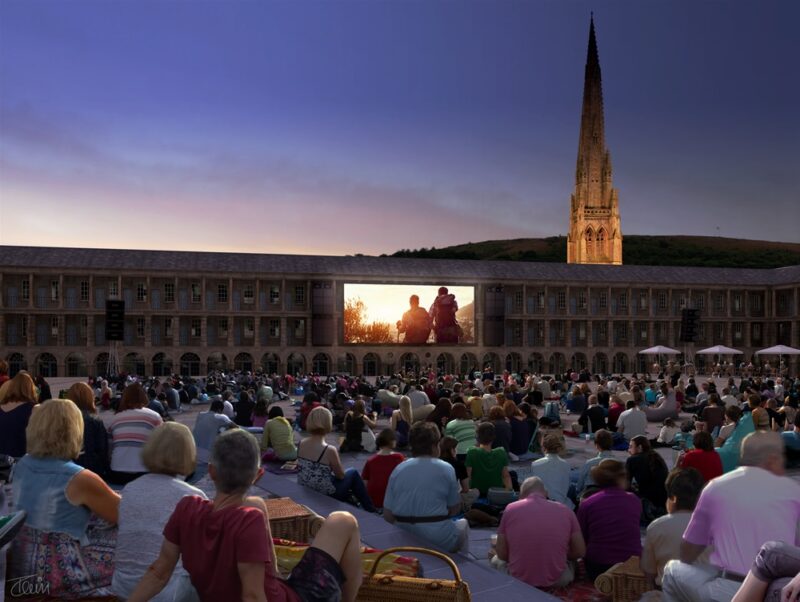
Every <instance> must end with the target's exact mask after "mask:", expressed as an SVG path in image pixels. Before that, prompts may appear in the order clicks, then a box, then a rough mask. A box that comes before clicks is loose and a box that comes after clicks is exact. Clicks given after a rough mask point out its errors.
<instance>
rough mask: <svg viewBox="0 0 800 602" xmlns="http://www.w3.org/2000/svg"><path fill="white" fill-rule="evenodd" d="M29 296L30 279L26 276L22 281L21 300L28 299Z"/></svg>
mask: <svg viewBox="0 0 800 602" xmlns="http://www.w3.org/2000/svg"><path fill="white" fill-rule="evenodd" d="M30 298H31V281H30V280H28V279H27V278H26V279H25V280H23V281H22V300H23V301H30Z"/></svg>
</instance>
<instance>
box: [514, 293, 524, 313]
mask: <svg viewBox="0 0 800 602" xmlns="http://www.w3.org/2000/svg"><path fill="white" fill-rule="evenodd" d="M523 304H524V300H523V296H522V291H516V292H515V293H514V311H522V306H523Z"/></svg>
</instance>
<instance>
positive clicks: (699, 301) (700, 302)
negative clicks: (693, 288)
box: [694, 295, 706, 311]
mask: <svg viewBox="0 0 800 602" xmlns="http://www.w3.org/2000/svg"><path fill="white" fill-rule="evenodd" d="M694 306H695V307H696V308H697V309H699V310H700V311H703V310H704V309H705V308H706V298H705V296H704V295H700V296H699V297H695V300H694Z"/></svg>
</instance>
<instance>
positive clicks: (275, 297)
mask: <svg viewBox="0 0 800 602" xmlns="http://www.w3.org/2000/svg"><path fill="white" fill-rule="evenodd" d="M280 300H281V287H279V286H277V285H275V284H273V285H272V286H270V287H269V302H270V304H271V305H277V304H278V303H280Z"/></svg>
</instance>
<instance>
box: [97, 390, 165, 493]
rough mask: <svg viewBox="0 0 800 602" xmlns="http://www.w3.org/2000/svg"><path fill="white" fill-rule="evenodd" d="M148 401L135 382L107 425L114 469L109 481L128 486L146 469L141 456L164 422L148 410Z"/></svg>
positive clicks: (125, 392) (124, 393)
mask: <svg viewBox="0 0 800 602" xmlns="http://www.w3.org/2000/svg"><path fill="white" fill-rule="evenodd" d="M148 403H149V399H148V398H147V393H146V392H145V390H144V388H143V387H142V385H140V384H138V383H134V384H132V385H128V386H127V387H125V390H124V391H123V392H122V399H120V402H119V406H118V407H117V413H116V415H115V416H114V418H113V420H112V421H111V424H109V425H108V434H109V435H110V436H111V470H110V472H109V475H108V480H109V481H110V482H112V483H116V484H118V485H126V484H127V483H130V482H131V481H133V480H134V479H136V478H138V477H140V476H142V475H143V474H145V473H146V472H147V469H146V468H145V466H144V463H143V462H142V458H141V454H142V448H143V447H144V444H145V442H146V441H147V438H148V437H149V436H150V433H152V432H153V429H155V428H156V427H157V426H160V425H161V424H162V423H163V420H162V419H161V416H159V415H158V413H157V412H154V411H153V410H151V409H149V408H147V407H146V406H147V404H148Z"/></svg>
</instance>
